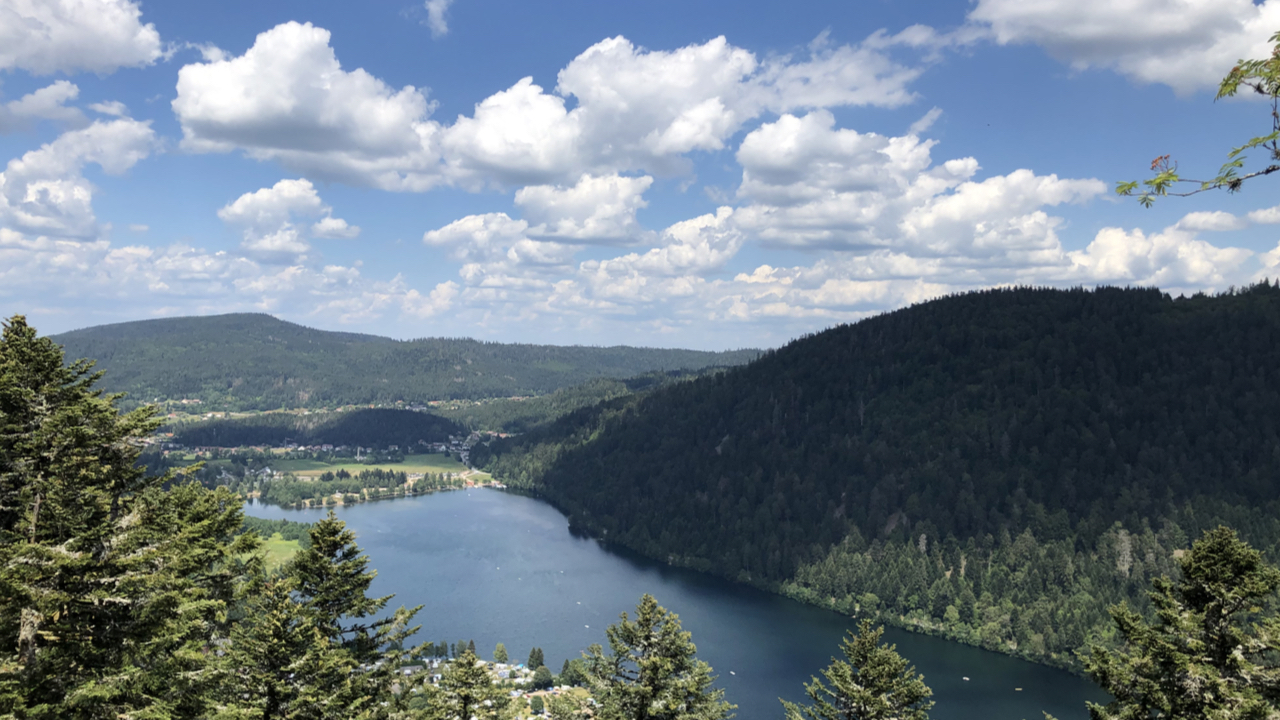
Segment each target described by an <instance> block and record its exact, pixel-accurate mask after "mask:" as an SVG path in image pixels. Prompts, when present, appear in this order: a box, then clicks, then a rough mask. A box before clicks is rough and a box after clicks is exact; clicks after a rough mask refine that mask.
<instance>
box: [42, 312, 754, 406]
mask: <svg viewBox="0 0 1280 720" xmlns="http://www.w3.org/2000/svg"><path fill="white" fill-rule="evenodd" d="M52 338H53V340H54V341H55V342H57V343H59V344H61V345H63V346H64V347H65V349H66V356H67V358H68V359H74V358H81V357H91V358H96V359H97V361H98V368H99V369H102V370H106V371H108V372H107V375H106V377H105V378H103V381H102V386H103V387H104V388H105V389H107V390H109V391H122V392H127V393H129V395H130V398H129V399H130V400H132V401H153V400H176V399H182V398H199V399H201V400H202V401H204V402H205V403H206V404H207V405H209V406H211V407H215V408H225V409H272V408H279V407H287V408H293V407H315V406H334V405H344V404H362V403H385V402H395V401H398V400H399V401H405V402H424V401H427V400H437V399H479V398H488V397H510V396H517V395H541V394H544V393H549V392H553V391H555V390H557V389H559V388H564V387H570V386H573V385H578V384H581V383H583V382H585V381H587V380H590V379H592V378H597V377H619V378H620V377H630V376H633V375H639V374H642V373H646V372H651V371H655V370H685V369H697V368H702V367H706V366H712V365H735V364H740V363H743V362H747V361H748V360H750V359H751V358H754V357H756V356H757V355H758V354H759V353H758V352H757V351H754V350H740V351H733V352H724V353H712V352H698V351H693V350H666V349H654V348H634V347H625V346H617V347H580V346H574V347H561V346H553V345H504V344H498V343H483V342H478V341H475V340H467V339H443V338H428V339H422V340H412V341H403V342H402V341H397V340H392V339H389V338H382V337H376V336H372V335H359V334H354V333H336V332H327V331H323V330H314V329H311V328H306V327H302V326H301V325H295V324H293V323H289V322H285V321H282V320H277V319H275V318H273V317H271V316H270V315H256V314H234V315H217V316H211V317H189V318H170V319H163V320H144V321H140V322H131V323H121V324H117V325H103V326H99V327H92V328H86V329H83V330H75V331H72V332H68V333H63V334H61V335H54V336H52Z"/></svg>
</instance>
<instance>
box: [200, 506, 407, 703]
mask: <svg viewBox="0 0 1280 720" xmlns="http://www.w3.org/2000/svg"><path fill="white" fill-rule="evenodd" d="M308 535H309V538H310V541H311V547H309V548H307V549H304V550H302V551H300V552H299V553H298V554H297V555H295V556H294V558H293V560H291V561H290V562H289V563H288V564H286V565H285V567H284V568H283V572H282V574H281V575H280V576H279V577H272V578H267V577H266V575H265V573H264V572H263V570H262V568H261V564H260V563H258V564H256V565H254V566H253V573H251V574H250V577H249V580H248V581H247V582H246V583H245V586H244V587H243V589H242V593H241V597H242V601H243V602H244V603H245V605H246V607H245V613H244V618H243V619H242V620H241V621H240V622H239V623H237V624H236V626H235V628H234V629H233V630H232V632H231V638H230V642H229V643H228V648H227V651H226V655H225V657H224V659H223V662H222V668H223V673H222V674H223V678H224V681H223V682H222V687H223V689H224V690H225V693H224V696H223V698H224V700H223V704H222V707H221V708H220V715H219V717H220V718H225V719H226V720H230V719H231V718H254V719H255V720H258V719H259V718H261V720H276V719H277V718H325V719H327V718H333V719H334V720H338V719H339V718H383V717H388V716H389V715H390V713H391V712H392V710H393V707H392V705H394V704H395V703H393V702H392V701H393V700H396V698H395V696H394V694H393V693H392V686H393V684H394V683H395V680H396V678H395V675H394V674H393V670H392V668H393V664H392V663H390V662H387V661H388V660H391V659H392V656H393V655H394V654H395V653H393V649H395V648H401V647H403V643H404V640H405V639H406V638H407V637H408V636H409V635H411V634H412V633H413V632H414V631H415V630H416V629H417V628H409V627H408V623H409V621H410V619H411V618H412V616H413V614H414V613H415V612H417V609H416V608H415V609H413V610H406V609H404V608H400V609H398V610H397V611H396V612H395V613H393V614H392V616H391V617H388V618H384V619H382V620H377V621H373V622H363V619H364V618H367V617H369V616H370V615H373V614H374V613H377V612H379V611H380V610H382V608H384V607H385V606H386V604H387V601H388V600H389V599H390V598H389V597H382V598H369V597H367V596H366V595H365V592H366V591H367V590H368V587H369V584H370V583H371V582H372V580H373V577H374V573H373V572H372V571H368V570H367V566H368V558H367V557H366V556H365V555H363V554H362V553H361V551H360V548H359V546H358V545H356V544H355V535H354V533H352V532H351V531H349V530H347V529H346V526H345V524H344V523H343V522H342V521H340V520H338V519H337V518H336V517H334V516H333V513H332V512H330V513H329V515H328V517H326V518H325V519H323V520H321V521H319V522H317V523H316V524H315V525H313V526H312V527H311V529H310V531H309V533H308ZM380 661H381V662H380ZM384 703H386V704H384Z"/></svg>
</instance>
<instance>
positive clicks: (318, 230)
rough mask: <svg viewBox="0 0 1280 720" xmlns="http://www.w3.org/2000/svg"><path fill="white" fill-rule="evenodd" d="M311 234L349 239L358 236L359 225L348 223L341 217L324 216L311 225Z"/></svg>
mask: <svg viewBox="0 0 1280 720" xmlns="http://www.w3.org/2000/svg"><path fill="white" fill-rule="evenodd" d="M311 235H312V236H313V237H318V238H328V239H331V240H351V239H353V238H356V237H359V235H360V227H359V226H357V225H348V224H347V221H346V220H343V219H342V218H336V217H325V218H321V219H320V220H319V221H318V222H316V223H315V224H314V225H312V226H311Z"/></svg>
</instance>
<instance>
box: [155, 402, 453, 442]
mask: <svg viewBox="0 0 1280 720" xmlns="http://www.w3.org/2000/svg"><path fill="white" fill-rule="evenodd" d="M169 430H171V431H172V432H173V439H172V441H173V442H175V443H177V444H180V445H186V446H188V447H246V446H250V445H271V446H280V445H285V444H288V443H292V444H297V445H325V444H328V445H349V446H357V445H358V446H360V447H377V448H385V447H389V446H391V445H399V446H400V447H402V448H413V447H416V446H417V445H418V443H419V441H423V442H428V443H435V442H445V441H447V440H448V439H449V436H450V435H452V434H456V433H459V432H461V428H459V427H458V426H457V425H455V424H454V423H453V422H451V421H449V420H446V419H445V418H442V417H439V416H437V415H433V414H430V413H423V412H414V411H412V410H392V409H384V408H366V409H362V410H348V411H345V412H326V413H311V414H308V415H300V414H296V413H268V414H263V415H253V416H250V417H241V418H228V419H218V420H207V421H202V422H194V423H188V424H182V425H175V426H173V427H171V428H169Z"/></svg>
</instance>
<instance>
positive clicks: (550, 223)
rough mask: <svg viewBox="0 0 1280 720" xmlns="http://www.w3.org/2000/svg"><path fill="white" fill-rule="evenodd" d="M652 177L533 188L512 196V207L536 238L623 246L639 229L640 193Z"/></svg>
mask: <svg viewBox="0 0 1280 720" xmlns="http://www.w3.org/2000/svg"><path fill="white" fill-rule="evenodd" d="M652 184H653V178H651V177H649V176H647V175H646V176H644V177H623V176H620V175H608V176H603V177H597V176H594V175H590V174H584V175H583V176H582V177H580V178H579V179H578V182H577V183H576V184H574V185H572V186H570V187H563V186H553V185H531V186H528V187H524V188H521V189H520V190H518V191H517V192H516V196H515V202H516V205H518V206H520V207H521V208H522V210H523V211H524V216H525V217H526V218H527V219H528V220H529V222H532V223H535V225H534V226H533V227H531V228H529V233H530V234H531V235H533V236H536V237H544V238H558V239H563V240H572V241H576V242H583V243H609V244H614V243H620V242H622V243H625V242H627V241H629V240H632V239H634V238H636V237H637V236H638V235H639V234H640V232H641V230H640V225H639V223H638V222H637V221H636V211H637V210H639V209H640V208H643V207H646V206H647V205H648V203H646V202H645V200H644V193H645V191H646V190H648V189H649V187H650V186H651V185H652Z"/></svg>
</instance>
